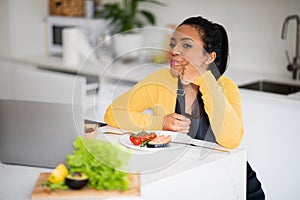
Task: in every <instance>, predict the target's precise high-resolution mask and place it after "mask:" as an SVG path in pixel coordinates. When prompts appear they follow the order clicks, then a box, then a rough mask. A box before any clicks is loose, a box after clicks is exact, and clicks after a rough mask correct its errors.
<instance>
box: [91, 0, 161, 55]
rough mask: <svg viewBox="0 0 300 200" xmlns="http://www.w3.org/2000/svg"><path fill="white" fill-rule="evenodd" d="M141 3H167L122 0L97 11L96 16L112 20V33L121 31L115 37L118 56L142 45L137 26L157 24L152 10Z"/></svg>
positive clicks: (145, 0) (114, 42) (150, 0)
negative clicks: (143, 6) (145, 8)
mask: <svg viewBox="0 0 300 200" xmlns="http://www.w3.org/2000/svg"><path fill="white" fill-rule="evenodd" d="M141 3H152V4H156V5H160V6H163V5H165V4H164V3H161V2H159V1H156V0H122V1H118V2H113V3H106V4H103V6H102V9H101V10H100V11H98V12H96V15H95V17H98V18H103V19H107V20H110V24H111V25H113V29H112V34H116V33H120V34H118V35H116V36H114V37H113V44H114V50H115V53H116V56H120V55H123V54H124V53H126V52H128V51H131V50H132V49H136V48H139V47H141V43H142V41H143V39H142V35H141V33H139V31H138V30H136V28H142V27H144V26H145V25H147V24H150V25H155V24H156V19H155V16H154V14H153V13H152V12H150V11H148V10H144V9H140V8H139V5H140V4H141ZM124 42H125V43H124Z"/></svg>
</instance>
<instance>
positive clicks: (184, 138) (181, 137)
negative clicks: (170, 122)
mask: <svg viewBox="0 0 300 200" xmlns="http://www.w3.org/2000/svg"><path fill="white" fill-rule="evenodd" d="M146 132H155V133H156V134H157V135H158V136H159V135H165V136H167V135H171V136H172V141H181V142H190V141H191V138H190V137H189V136H188V135H185V134H181V133H177V132H172V131H146ZM129 137H130V135H129V134H126V135H123V136H122V137H121V138H120V143H121V144H122V145H124V146H125V147H128V148H131V149H135V150H139V151H148V152H156V151H160V150H163V149H168V150H169V149H175V148H182V147H186V146H185V145H182V144H175V143H169V145H168V146H166V147H160V148H148V147H140V146H135V145H134V144H132V142H131V141H130V138H129Z"/></svg>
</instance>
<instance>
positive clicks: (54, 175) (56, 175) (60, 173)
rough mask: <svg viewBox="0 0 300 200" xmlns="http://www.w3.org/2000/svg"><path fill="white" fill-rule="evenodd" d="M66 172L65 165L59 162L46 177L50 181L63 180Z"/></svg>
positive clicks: (57, 181)
mask: <svg viewBox="0 0 300 200" xmlns="http://www.w3.org/2000/svg"><path fill="white" fill-rule="evenodd" d="M67 174H68V169H67V167H66V166H65V165H64V164H63V163H60V164H58V165H57V166H56V167H55V169H54V170H53V171H52V172H51V174H50V176H49V177H48V181H49V182H50V183H59V182H63V181H64V180H65V178H66V176H67Z"/></svg>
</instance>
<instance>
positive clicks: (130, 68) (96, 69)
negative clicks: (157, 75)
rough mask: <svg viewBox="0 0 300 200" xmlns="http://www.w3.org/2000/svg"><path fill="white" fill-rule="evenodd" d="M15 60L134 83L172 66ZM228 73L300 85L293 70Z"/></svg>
mask: <svg viewBox="0 0 300 200" xmlns="http://www.w3.org/2000/svg"><path fill="white" fill-rule="evenodd" d="M14 61H17V62H16V63H17V64H18V65H20V63H22V62H23V63H24V65H26V66H38V67H40V68H44V69H50V70H57V71H63V72H69V73H79V74H82V75H92V76H96V77H99V79H100V80H102V78H103V77H105V78H109V79H113V80H115V81H123V82H124V81H125V82H130V83H136V82H138V81H139V80H141V79H143V78H144V77H146V76H147V75H148V74H150V73H152V72H153V71H156V70H158V69H161V68H165V67H168V66H167V64H153V63H146V62H145V63H146V64H143V62H137V63H129V64H125V63H122V62H121V61H119V62H115V63H106V64H105V63H99V65H98V66H91V65H87V64H83V65H81V66H66V65H64V64H63V62H62V58H61V57H54V56H43V55H36V56H27V57H23V58H16V59H14ZM0 63H1V59H0ZM225 75H226V76H228V77H230V78H231V79H232V80H233V81H235V82H236V84H237V85H238V86H240V85H244V84H248V83H251V82H255V81H261V80H267V81H275V82H279V83H288V84H294V85H300V80H292V78H291V73H288V72H287V73H285V74H279V73H270V72H257V71H250V70H240V69H232V68H229V69H227V71H226V73H225ZM240 91H241V93H245V92H246V93H247V94H249V95H257V96H260V97H266V98H274V99H278V100H284V101H285V100H287V101H289V102H294V103H297V104H298V103H300V101H299V99H300V97H299V98H298V96H297V98H291V96H288V95H280V94H275V93H267V92H260V91H252V90H247V89H240ZM299 96H300V95H299Z"/></svg>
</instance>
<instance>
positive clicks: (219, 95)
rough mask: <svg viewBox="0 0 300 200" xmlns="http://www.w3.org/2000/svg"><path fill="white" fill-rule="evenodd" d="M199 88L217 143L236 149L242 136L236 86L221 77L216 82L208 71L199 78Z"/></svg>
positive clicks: (242, 129)
mask: <svg viewBox="0 0 300 200" xmlns="http://www.w3.org/2000/svg"><path fill="white" fill-rule="evenodd" d="M194 84H196V85H198V86H199V89H200V91H201V93H202V99H203V102H204V109H205V112H206V113H207V115H208V118H209V121H210V125H211V128H212V130H213V132H214V134H215V137H216V140H217V143H218V144H220V145H222V146H224V147H226V148H235V147H237V146H238V145H239V144H240V142H241V140H242V137H243V135H244V128H243V122H242V110H241V97H240V93H239V90H238V88H237V86H236V84H235V83H234V82H233V81H232V80H230V79H229V78H227V77H224V76H221V77H220V78H219V79H218V81H216V79H215V77H214V76H213V74H212V73H211V72H210V71H207V72H206V73H204V74H203V75H201V76H199V77H198V78H197V79H196V80H195V81H194Z"/></svg>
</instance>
